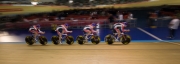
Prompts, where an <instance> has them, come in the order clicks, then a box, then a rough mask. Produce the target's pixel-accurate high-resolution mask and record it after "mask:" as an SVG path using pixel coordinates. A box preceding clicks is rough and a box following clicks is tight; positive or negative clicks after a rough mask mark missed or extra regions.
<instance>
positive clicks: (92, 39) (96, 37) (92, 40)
mask: <svg viewBox="0 0 180 64" xmlns="http://www.w3.org/2000/svg"><path fill="white" fill-rule="evenodd" d="M100 41H101V39H100V37H99V36H92V37H91V42H92V43H93V44H99V43H100Z"/></svg>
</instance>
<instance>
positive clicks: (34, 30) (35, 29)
mask: <svg viewBox="0 0 180 64" xmlns="http://www.w3.org/2000/svg"><path fill="white" fill-rule="evenodd" d="M40 28H41V26H40V25H39V24H37V25H33V26H31V27H30V28H29V31H30V32H31V33H33V36H34V39H35V40H36V41H37V36H40V35H39V34H44V33H45V32H42V31H41V30H40Z"/></svg>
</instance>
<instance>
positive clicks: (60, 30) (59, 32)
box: [57, 29, 62, 44]
mask: <svg viewBox="0 0 180 64" xmlns="http://www.w3.org/2000/svg"><path fill="white" fill-rule="evenodd" d="M57 34H58V37H59V43H60V44H62V42H61V39H62V29H59V30H58V31H57Z"/></svg>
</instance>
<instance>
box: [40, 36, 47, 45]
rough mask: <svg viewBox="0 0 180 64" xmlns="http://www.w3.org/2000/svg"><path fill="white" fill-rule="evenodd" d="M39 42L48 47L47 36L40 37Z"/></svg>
mask: <svg viewBox="0 0 180 64" xmlns="http://www.w3.org/2000/svg"><path fill="white" fill-rule="evenodd" d="M39 42H40V44H42V45H46V44H47V39H46V37H45V36H39Z"/></svg>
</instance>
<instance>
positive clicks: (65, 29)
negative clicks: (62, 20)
mask: <svg viewBox="0 0 180 64" xmlns="http://www.w3.org/2000/svg"><path fill="white" fill-rule="evenodd" d="M62 27H63V29H64V30H65V31H66V32H71V31H68V30H67V29H66V28H65V27H64V26H62Z"/></svg>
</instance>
